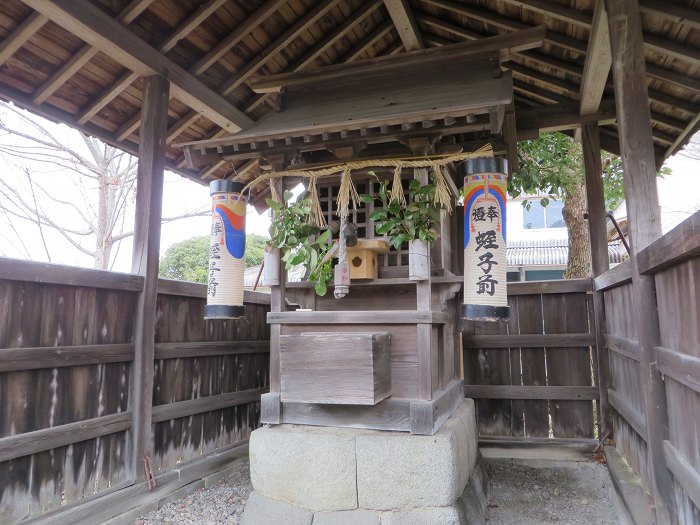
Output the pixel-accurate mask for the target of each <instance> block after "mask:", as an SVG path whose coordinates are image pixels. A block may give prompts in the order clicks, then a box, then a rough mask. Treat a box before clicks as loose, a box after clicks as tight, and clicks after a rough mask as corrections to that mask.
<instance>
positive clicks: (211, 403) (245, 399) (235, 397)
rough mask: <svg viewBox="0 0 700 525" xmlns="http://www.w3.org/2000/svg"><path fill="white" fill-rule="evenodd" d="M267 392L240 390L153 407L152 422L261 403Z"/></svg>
mask: <svg viewBox="0 0 700 525" xmlns="http://www.w3.org/2000/svg"><path fill="white" fill-rule="evenodd" d="M267 391H268V388H267V387H264V388H254V389H251V390H240V391H237V392H229V393H227V394H219V395H216V396H207V397H199V398H197V399H188V400H186V401H176V402H174V403H166V404H164V405H156V406H154V407H153V418H152V420H151V421H152V422H153V423H162V422H163V421H168V420H170V419H177V418H180V417H187V416H192V415H194V414H201V413H202V412H211V411H213V410H221V409H222V408H230V407H235V406H238V405H245V404H247V403H254V402H255V401H259V400H260V396H261V395H262V394H265V393H266V392H267Z"/></svg>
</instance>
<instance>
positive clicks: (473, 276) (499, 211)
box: [462, 157, 510, 321]
mask: <svg viewBox="0 0 700 525" xmlns="http://www.w3.org/2000/svg"><path fill="white" fill-rule="evenodd" d="M462 172H463V174H464V304H463V305H462V317H463V318H464V319H468V320H472V321H507V320H508V319H509V317H510V307H509V306H508V296H507V293H506V269H507V265H508V262H507V260H506V192H507V189H508V176H507V175H506V174H507V172H508V164H507V161H506V160H505V159H502V158H500V157H477V158H473V159H468V160H466V161H465V162H464V163H463V164H462Z"/></svg>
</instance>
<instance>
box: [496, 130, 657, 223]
mask: <svg viewBox="0 0 700 525" xmlns="http://www.w3.org/2000/svg"><path fill="white" fill-rule="evenodd" d="M600 155H601V163H602V167H603V189H604V192H605V206H606V209H608V210H611V209H615V208H616V207H617V205H618V204H620V202H622V200H623V199H624V197H625V194H624V183H623V177H622V161H621V159H620V157H618V156H617V155H613V154H612V153H608V152H606V151H602V150H601V152H600ZM518 157H519V161H520V168H519V170H518V172H517V173H514V174H513V177H511V180H510V181H509V182H508V193H509V194H510V195H511V196H512V197H519V196H521V195H536V194H538V193H546V194H548V196H549V197H545V198H543V199H542V205H543V206H546V205H547V204H548V203H549V198H557V197H563V196H564V195H565V194H566V193H567V190H569V189H570V188H571V185H578V186H581V185H582V184H583V181H584V178H585V176H584V164H583V153H582V151H581V145H580V144H578V143H577V142H576V141H575V140H574V139H572V138H571V137H569V136H567V135H564V134H563V133H558V132H550V133H543V134H542V135H541V136H540V138H539V139H536V140H524V141H521V142H518ZM669 173H670V170H668V168H663V169H662V171H661V172H659V176H660V177H662V176H663V175H667V174H669ZM524 205H525V206H526V207H529V205H530V202H529V201H525V203H524Z"/></svg>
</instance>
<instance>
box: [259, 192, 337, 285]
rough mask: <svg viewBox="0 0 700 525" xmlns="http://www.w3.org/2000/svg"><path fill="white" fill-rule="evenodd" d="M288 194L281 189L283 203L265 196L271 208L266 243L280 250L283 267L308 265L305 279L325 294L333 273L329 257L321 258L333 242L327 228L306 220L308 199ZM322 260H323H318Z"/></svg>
mask: <svg viewBox="0 0 700 525" xmlns="http://www.w3.org/2000/svg"><path fill="white" fill-rule="evenodd" d="M291 198H292V194H291V192H289V191H285V192H284V204H282V203H279V202H276V201H274V200H272V199H266V202H267V205H268V206H269V207H270V208H272V210H273V211H274V212H275V218H274V219H273V221H272V224H271V225H270V245H271V246H273V247H274V248H279V249H280V250H282V254H283V255H282V261H283V262H284V264H285V268H286V269H287V270H291V269H292V268H294V267H295V266H297V265H299V264H303V265H304V266H305V267H306V268H307V269H309V271H310V272H309V278H308V279H309V281H311V282H313V283H314V289H315V291H316V293H317V294H318V295H325V294H326V293H327V291H328V282H329V281H330V280H331V278H332V277H333V261H332V259H329V260H328V261H323V258H324V257H325V256H326V254H327V253H328V252H329V251H330V250H331V249H332V247H333V244H332V243H329V242H328V241H329V240H330V238H331V232H330V230H325V231H322V230H321V229H320V228H318V227H316V226H312V225H311V224H309V217H310V215H311V199H310V198H308V197H305V198H299V199H298V200H297V201H296V202H291ZM321 261H323V263H321Z"/></svg>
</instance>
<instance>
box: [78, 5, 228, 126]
mask: <svg viewBox="0 0 700 525" xmlns="http://www.w3.org/2000/svg"><path fill="white" fill-rule="evenodd" d="M227 1H228V0H209V1H208V2H206V3H205V4H202V5H201V6H200V7H199V8H198V9H197V10H196V11H194V12H193V13H192V14H191V15H190V16H188V17H187V18H185V20H183V21H182V22H181V23H180V24H179V25H178V26H177V28H175V30H174V31H173V32H172V33H170V35H169V36H168V37H167V38H166V39H165V40H164V41H163V43H161V45H160V46H159V48H158V49H159V50H160V51H161V52H162V53H167V52H168V51H170V50H171V49H172V48H174V47H175V46H176V45H177V43H178V42H179V41H180V40H182V39H183V38H185V37H186V36H187V35H189V34H190V33H191V32H192V31H194V30H195V29H196V28H197V27H199V25H200V24H201V23H202V22H203V21H204V20H206V19H207V18H209V16H211V15H212V14H213V13H214V12H215V11H216V10H217V9H219V7H221V6H222V5H223V4H224V3H225V2H227ZM138 77H139V76H138V75H137V74H136V73H134V72H133V71H126V72H124V73H123V74H122V75H120V76H119V78H117V80H115V81H114V82H113V83H112V84H111V85H110V86H109V87H107V89H105V90H104V91H103V92H102V93H101V94H100V95H99V96H98V97H97V98H95V100H93V101H92V102H91V103H90V105H89V106H88V107H86V108H84V109H83V112H82V113H81V114H80V117H79V118H78V122H80V123H83V124H84V123H85V122H87V121H88V120H90V119H91V118H92V117H93V116H95V115H96V114H97V112H98V111H100V110H101V109H102V108H103V107H105V106H106V105H107V104H109V103H110V102H111V101H112V100H114V99H115V98H116V97H117V96H119V94H120V93H121V92H123V91H124V90H125V89H126V88H128V87H129V86H130V85H131V84H133V83H134V82H135V81H136V79H138ZM135 129H136V128H135V127H134V130H135ZM132 131H133V130H132Z"/></svg>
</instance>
